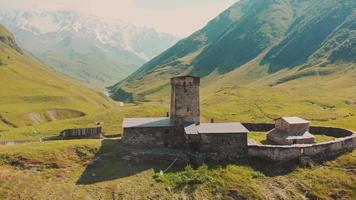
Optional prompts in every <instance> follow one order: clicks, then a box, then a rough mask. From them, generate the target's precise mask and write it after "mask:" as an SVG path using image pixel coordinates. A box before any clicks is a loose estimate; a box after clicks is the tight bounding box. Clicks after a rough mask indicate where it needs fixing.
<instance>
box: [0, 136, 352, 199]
mask: <svg viewBox="0 0 356 200" xmlns="http://www.w3.org/2000/svg"><path fill="white" fill-rule="evenodd" d="M124 153H125V149H124V148H123V147H122V146H121V142H120V140H102V141H100V140H81V141H79V140H73V141H66V142H47V143H33V144H25V145H16V146H6V147H0V163H1V165H0V177H1V178H0V199H29V198H32V199H55V198H58V197H61V199H187V198H188V199H234V197H235V198H236V197H240V198H243V197H244V198H249V199H304V198H309V199H353V198H355V197H356V196H355V195H356V193H355V191H356V179H355V171H354V168H355V167H356V166H355V163H356V155H355V151H354V152H352V153H349V154H346V155H343V156H341V157H339V158H337V159H336V160H334V161H330V162H326V163H324V164H322V165H318V164H317V165H314V166H310V167H307V168H299V167H296V166H292V165H291V166H288V167H285V168H283V169H279V171H278V170H277V168H275V166H272V165H269V164H266V163H259V162H255V161H243V162H237V163H231V164H219V165H216V164H215V165H214V164H209V163H207V165H204V166H202V167H199V168H198V169H193V168H191V167H184V166H182V167H174V168H172V169H171V170H170V171H168V172H167V173H165V174H164V175H163V176H161V175H160V174H159V171H160V170H163V169H165V168H166V167H167V166H166V165H162V164H161V165H159V164H144V163H129V162H127V161H125V160H124V159H123V157H122V155H123V154H124ZM19 191H21V192H19Z"/></svg>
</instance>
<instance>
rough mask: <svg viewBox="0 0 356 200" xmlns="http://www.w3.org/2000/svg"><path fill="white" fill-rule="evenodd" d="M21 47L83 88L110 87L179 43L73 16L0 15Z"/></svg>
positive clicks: (69, 13)
mask: <svg viewBox="0 0 356 200" xmlns="http://www.w3.org/2000/svg"><path fill="white" fill-rule="evenodd" d="M0 23H3V24H5V25H6V26H7V27H8V28H9V30H11V32H13V33H14V34H15V36H16V38H17V41H18V43H19V45H20V46H22V47H23V48H24V49H26V50H28V51H30V52H31V53H33V54H34V55H35V56H36V57H38V58H39V59H40V60H42V61H43V62H45V63H46V64H47V65H49V66H52V67H53V68H55V69H56V70H58V71H60V72H62V73H65V74H67V75H69V76H71V77H73V78H76V79H79V80H81V81H83V82H86V83H95V84H99V85H100V86H102V85H109V84H113V83H115V82H116V81H120V80H122V79H123V78H125V77H126V76H127V75H129V74H130V73H131V72H133V71H135V70H136V69H137V68H138V67H140V66H141V65H142V64H144V63H145V62H146V61H148V60H149V59H151V58H153V57H155V56H157V55H158V54H160V53H161V52H163V51H164V50H166V49H167V48H169V47H170V46H172V45H173V44H175V42H176V41H177V40H178V39H177V38H176V37H174V36H173V35H170V34H167V33H160V32H157V31H156V30H154V29H152V28H147V27H138V26H135V25H132V24H128V23H125V22H123V21H121V20H113V19H107V18H101V17H97V16H94V15H87V14H82V13H79V12H76V11H67V10H64V11H1V10H0Z"/></svg>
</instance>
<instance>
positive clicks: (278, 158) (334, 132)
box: [248, 127, 356, 162]
mask: <svg viewBox="0 0 356 200" xmlns="http://www.w3.org/2000/svg"><path fill="white" fill-rule="evenodd" d="M310 132H311V133H314V134H324V135H330V136H334V137H338V138H337V139H335V140H333V141H329V142H322V143H316V144H297V145H285V146H281V145H259V144H249V145H248V156H251V157H258V158H261V159H266V160H270V161H274V162H286V161H290V160H294V159H299V158H302V157H304V156H305V157H310V158H312V159H313V160H325V159H328V158H331V157H334V156H337V155H340V154H342V153H344V152H348V151H352V150H353V149H355V148H356V134H355V133H354V132H352V131H350V130H347V129H341V128H333V127H311V128H310Z"/></svg>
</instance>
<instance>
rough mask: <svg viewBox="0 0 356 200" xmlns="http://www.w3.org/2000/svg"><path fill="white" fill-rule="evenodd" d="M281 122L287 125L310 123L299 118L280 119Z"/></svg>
mask: <svg viewBox="0 0 356 200" xmlns="http://www.w3.org/2000/svg"><path fill="white" fill-rule="evenodd" d="M282 119H283V120H285V121H286V122H288V123H289V124H307V123H310V121H308V120H305V119H302V118H300V117H282Z"/></svg>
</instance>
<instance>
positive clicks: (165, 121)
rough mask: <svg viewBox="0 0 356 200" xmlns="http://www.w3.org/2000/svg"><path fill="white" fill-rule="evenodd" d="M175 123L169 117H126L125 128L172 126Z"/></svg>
mask: <svg viewBox="0 0 356 200" xmlns="http://www.w3.org/2000/svg"><path fill="white" fill-rule="evenodd" d="M173 125H174V124H173V123H172V122H171V119H170V118H167V117H151V118H125V119H124V121H123V123H122V126H123V128H132V127H147V128H148V127H150V128H151V127H171V126H173Z"/></svg>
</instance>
